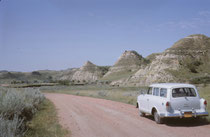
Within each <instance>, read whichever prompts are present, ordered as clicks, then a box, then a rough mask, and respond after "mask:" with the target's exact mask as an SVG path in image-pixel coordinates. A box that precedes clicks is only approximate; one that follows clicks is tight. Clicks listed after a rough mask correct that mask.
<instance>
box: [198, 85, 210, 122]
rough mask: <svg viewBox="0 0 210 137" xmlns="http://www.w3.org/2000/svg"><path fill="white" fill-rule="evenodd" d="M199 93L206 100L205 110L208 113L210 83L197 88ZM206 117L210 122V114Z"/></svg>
mask: <svg viewBox="0 0 210 137" xmlns="http://www.w3.org/2000/svg"><path fill="white" fill-rule="evenodd" d="M199 94H200V96H201V97H202V98H204V99H205V100H206V101H207V102H208V104H207V111H208V112H209V113H210V85H208V86H204V87H201V88H199ZM207 119H208V121H209V122H210V115H209V116H208V117H207Z"/></svg>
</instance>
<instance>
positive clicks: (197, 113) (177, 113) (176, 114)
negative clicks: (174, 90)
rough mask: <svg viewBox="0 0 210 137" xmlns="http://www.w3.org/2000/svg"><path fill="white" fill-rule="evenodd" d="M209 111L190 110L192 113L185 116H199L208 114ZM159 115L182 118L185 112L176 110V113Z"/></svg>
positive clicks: (161, 115)
mask: <svg viewBox="0 0 210 137" xmlns="http://www.w3.org/2000/svg"><path fill="white" fill-rule="evenodd" d="M208 115H209V113H208V112H207V111H204V112H192V114H191V115H190V116H189V115H188V116H187V117H200V116H208ZM160 117H162V118H164V117H168V118H170V117H180V118H184V117H186V116H185V112H181V111H180V112H176V113H161V114H160Z"/></svg>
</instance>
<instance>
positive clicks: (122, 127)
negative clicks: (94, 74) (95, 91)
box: [46, 94, 210, 137]
mask: <svg viewBox="0 0 210 137" xmlns="http://www.w3.org/2000/svg"><path fill="white" fill-rule="evenodd" d="M46 97H47V98H48V99H50V100H51V101H52V102H53V103H54V104H55V106H56V108H57V109H58V115H59V118H60V122H61V124H62V125H63V126H64V127H66V128H68V129H69V130H70V131H71V136H72V137H210V125H209V124H207V123H205V122H202V121H192V120H183V119H182V120H179V119H176V120H174V119H172V120H170V119H169V120H167V121H166V124H161V125H159V124H156V123H155V122H154V121H153V119H152V118H151V117H140V116H139V115H138V109H136V108H135V106H132V105H128V104H124V103H119V102H114V101H109V100H103V99H95V98H90V97H80V96H73V95H65V94H46Z"/></svg>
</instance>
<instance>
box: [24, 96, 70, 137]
mask: <svg viewBox="0 0 210 137" xmlns="http://www.w3.org/2000/svg"><path fill="white" fill-rule="evenodd" d="M27 126H28V127H29V129H28V131H27V132H26V134H25V137H66V136H69V132H68V131H67V130H66V129H64V128H63V127H61V125H60V124H59V122H58V117H57V113H56V109H55V106H54V104H53V103H52V102H50V101H49V100H47V99H45V101H44V102H43V103H42V104H41V106H40V108H39V111H38V112H37V113H36V114H35V116H34V117H33V119H32V120H31V121H30V122H28V123H27Z"/></svg>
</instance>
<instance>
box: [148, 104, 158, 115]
mask: <svg viewBox="0 0 210 137" xmlns="http://www.w3.org/2000/svg"><path fill="white" fill-rule="evenodd" d="M154 109H155V110H156V111H157V113H158V114H160V112H159V110H158V109H157V107H156V106H153V107H152V109H151V111H150V112H151V114H152V115H153V111H154Z"/></svg>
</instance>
